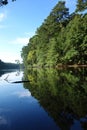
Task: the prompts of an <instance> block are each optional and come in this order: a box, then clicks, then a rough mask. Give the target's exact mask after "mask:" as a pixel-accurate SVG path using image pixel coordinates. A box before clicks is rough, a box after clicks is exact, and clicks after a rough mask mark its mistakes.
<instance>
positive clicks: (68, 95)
mask: <svg viewBox="0 0 87 130" xmlns="http://www.w3.org/2000/svg"><path fill="white" fill-rule="evenodd" d="M24 79H26V80H27V79H28V80H29V81H30V82H29V83H24V87H25V88H27V89H29V91H30V92H31V94H32V95H33V96H34V97H35V98H36V99H38V101H39V103H40V104H41V106H43V108H44V109H45V110H46V111H47V112H48V114H49V116H51V117H52V118H53V119H54V120H55V122H56V124H57V125H58V126H59V127H60V128H61V130H75V129H78V130H83V129H84V130H87V68H79V69H68V70H66V69H65V70H55V69H44V70H43V69H32V70H29V71H25V76H24Z"/></svg>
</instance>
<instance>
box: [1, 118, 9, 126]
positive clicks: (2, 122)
mask: <svg viewBox="0 0 87 130" xmlns="http://www.w3.org/2000/svg"><path fill="white" fill-rule="evenodd" d="M6 124H8V122H7V120H6V119H5V118H4V117H2V116H0V125H6Z"/></svg>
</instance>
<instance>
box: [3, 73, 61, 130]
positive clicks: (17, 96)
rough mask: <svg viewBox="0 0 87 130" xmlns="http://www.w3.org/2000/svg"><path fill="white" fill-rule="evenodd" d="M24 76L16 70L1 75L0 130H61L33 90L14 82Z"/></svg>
mask: <svg viewBox="0 0 87 130" xmlns="http://www.w3.org/2000/svg"><path fill="white" fill-rule="evenodd" d="M22 76H23V72H18V71H16V72H6V73H4V74H3V75H2V76H1V77H0V130H60V129H59V127H57V125H56V123H55V122H54V121H53V119H52V118H50V117H49V116H48V114H47V112H46V111H45V110H44V109H43V107H41V106H40V104H39V102H38V100H36V99H35V98H34V97H32V95H31V92H30V91H29V90H27V89H25V88H24V87H23V84H22V83H18V84H17V83H16V84H15V83H13V82H14V81H20V80H22ZM28 85H29V84H27V86H28Z"/></svg>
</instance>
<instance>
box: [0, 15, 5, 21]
mask: <svg viewBox="0 0 87 130" xmlns="http://www.w3.org/2000/svg"><path fill="white" fill-rule="evenodd" d="M5 17H6V14H5V13H0V22H2V21H3V20H4V19H5Z"/></svg>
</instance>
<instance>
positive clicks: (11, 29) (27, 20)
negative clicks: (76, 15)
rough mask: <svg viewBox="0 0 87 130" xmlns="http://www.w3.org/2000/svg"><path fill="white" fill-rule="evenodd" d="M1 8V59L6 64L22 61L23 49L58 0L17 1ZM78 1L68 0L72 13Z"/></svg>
mask: <svg viewBox="0 0 87 130" xmlns="http://www.w3.org/2000/svg"><path fill="white" fill-rule="evenodd" d="M8 1H9V3H8V5H6V6H3V7H0V59H1V60H2V61H4V62H15V60H17V59H18V60H20V61H21V56H20V55H21V49H22V47H23V46H25V45H27V43H28V41H29V38H30V37H32V36H33V35H34V34H35V31H36V30H37V28H38V27H39V26H40V25H41V24H42V22H43V21H44V19H45V18H46V17H47V16H48V15H49V13H50V12H51V10H52V9H53V8H54V6H55V5H56V4H57V3H58V0H16V1H15V2H11V0H8ZM75 4H76V0H73V1H72V2H71V0H66V6H67V7H69V8H70V12H73V11H74V10H75Z"/></svg>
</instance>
